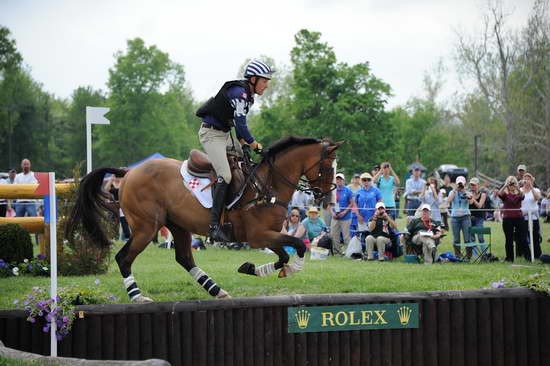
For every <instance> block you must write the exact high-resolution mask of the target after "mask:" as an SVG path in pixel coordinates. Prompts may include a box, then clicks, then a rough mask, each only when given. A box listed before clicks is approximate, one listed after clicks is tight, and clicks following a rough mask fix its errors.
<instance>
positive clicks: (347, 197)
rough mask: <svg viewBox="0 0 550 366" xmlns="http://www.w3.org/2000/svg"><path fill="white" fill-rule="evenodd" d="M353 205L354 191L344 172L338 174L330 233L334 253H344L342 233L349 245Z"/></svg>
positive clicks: (346, 243)
mask: <svg viewBox="0 0 550 366" xmlns="http://www.w3.org/2000/svg"><path fill="white" fill-rule="evenodd" d="M352 207H353V192H352V191H351V189H349V188H348V187H346V178H345V176H344V174H342V173H338V174H336V204H335V205H334V206H333V207H332V221H331V223H330V234H331V236H332V250H333V252H334V254H335V255H336V254H343V252H342V247H341V244H340V233H342V236H343V237H344V244H345V245H346V246H347V245H348V243H349V240H350V233H349V227H350V224H351V209H352Z"/></svg>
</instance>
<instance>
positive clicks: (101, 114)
mask: <svg viewBox="0 0 550 366" xmlns="http://www.w3.org/2000/svg"><path fill="white" fill-rule="evenodd" d="M109 110H110V108H106V107H88V106H86V174H88V173H90V172H91V171H92V124H100V125H108V124H110V123H111V121H109V120H108V119H107V118H105V114H106V113H109Z"/></svg>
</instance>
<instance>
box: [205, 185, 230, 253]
mask: <svg viewBox="0 0 550 366" xmlns="http://www.w3.org/2000/svg"><path fill="white" fill-rule="evenodd" d="M228 186H229V185H228V184H227V183H225V181H224V180H223V179H221V178H218V181H217V182H216V184H215V185H214V195H213V196H214V202H213V203H212V208H211V209H210V212H211V216H210V229H209V230H208V236H209V237H210V239H211V240H212V241H223V242H228V241H230V239H229V238H228V236H227V234H226V233H224V232H223V229H222V227H221V226H220V217H221V214H222V211H223V206H224V205H225V195H226V193H227V187H228Z"/></svg>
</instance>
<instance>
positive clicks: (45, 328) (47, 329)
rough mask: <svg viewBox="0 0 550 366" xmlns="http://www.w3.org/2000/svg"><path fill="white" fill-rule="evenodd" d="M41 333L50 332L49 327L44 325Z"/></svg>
mask: <svg viewBox="0 0 550 366" xmlns="http://www.w3.org/2000/svg"><path fill="white" fill-rule="evenodd" d="M42 331H43V332H44V333H48V332H49V331H50V327H49V326H48V325H46V326H45V327H44V328H42Z"/></svg>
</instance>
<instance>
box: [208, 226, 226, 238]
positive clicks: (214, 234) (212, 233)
mask: <svg viewBox="0 0 550 366" xmlns="http://www.w3.org/2000/svg"><path fill="white" fill-rule="evenodd" d="M208 236H209V237H210V240H211V241H213V242H215V241H221V242H230V241H231V240H230V239H229V238H228V236H227V234H226V233H225V232H224V231H223V228H222V226H221V225H210V229H209V230H208Z"/></svg>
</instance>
